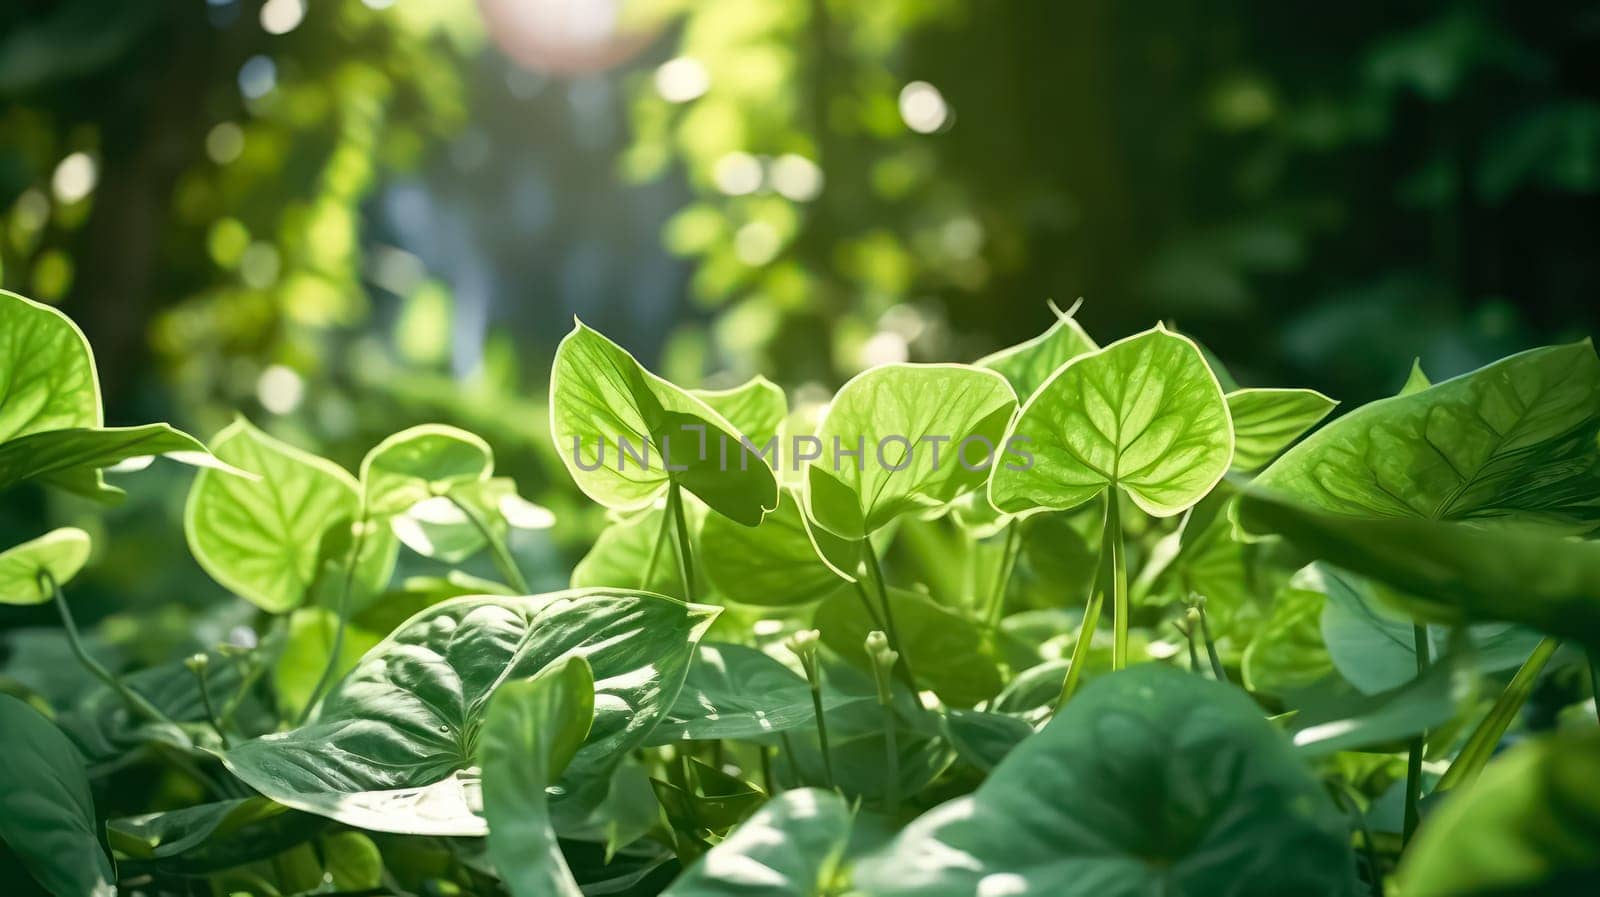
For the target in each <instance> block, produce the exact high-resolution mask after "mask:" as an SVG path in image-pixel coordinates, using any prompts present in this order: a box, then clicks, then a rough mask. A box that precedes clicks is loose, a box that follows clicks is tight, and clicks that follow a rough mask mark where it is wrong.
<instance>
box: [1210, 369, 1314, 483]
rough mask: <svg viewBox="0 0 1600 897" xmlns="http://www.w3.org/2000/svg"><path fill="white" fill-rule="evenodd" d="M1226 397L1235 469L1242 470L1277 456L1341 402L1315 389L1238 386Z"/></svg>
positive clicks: (1261, 464)
mask: <svg viewBox="0 0 1600 897" xmlns="http://www.w3.org/2000/svg"><path fill="white" fill-rule="evenodd" d="M1227 399H1228V414H1229V416H1231V417H1232V418H1233V469H1234V470H1243V471H1250V470H1255V469H1257V468H1259V467H1261V466H1263V465H1265V464H1266V463H1267V462H1268V461H1271V460H1272V459H1273V458H1276V457H1277V456H1278V453H1279V452H1281V451H1283V450H1284V449H1286V448H1288V447H1289V444H1290V443H1292V442H1294V441H1295V440H1296V439H1299V438H1300V437H1301V436H1302V435H1304V434H1305V432H1306V431H1307V430H1310V429H1311V428H1312V427H1314V426H1316V425H1317V423H1318V422H1319V421H1321V420H1322V419H1323V418H1325V417H1327V416H1328V414H1329V412H1331V411H1333V408H1334V406H1335V405H1337V404H1339V403H1338V402H1335V401H1334V400H1333V399H1330V398H1328V397H1327V396H1325V395H1323V394H1322V393H1320V392H1317V391H1316V390H1314V389H1239V390H1235V391H1233V392H1230V393H1228V396H1227Z"/></svg>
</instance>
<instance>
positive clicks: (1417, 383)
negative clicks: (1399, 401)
mask: <svg viewBox="0 0 1600 897" xmlns="http://www.w3.org/2000/svg"><path fill="white" fill-rule="evenodd" d="M1432 385H1433V381H1432V380H1429V379H1428V375H1427V373H1426V372H1425V371H1423V370H1422V359H1420V358H1413V359H1412V360H1411V373H1409V374H1407V375H1406V382H1405V385H1404V386H1402V387H1400V392H1399V395H1403V396H1409V395H1411V394H1412V393H1414V392H1422V391H1423V390H1424V389H1427V388H1428V387H1430V386H1432Z"/></svg>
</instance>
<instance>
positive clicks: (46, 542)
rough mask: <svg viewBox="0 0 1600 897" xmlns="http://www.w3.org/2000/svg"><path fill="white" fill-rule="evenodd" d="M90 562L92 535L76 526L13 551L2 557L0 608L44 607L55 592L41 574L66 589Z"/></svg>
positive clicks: (50, 533) (52, 533)
mask: <svg viewBox="0 0 1600 897" xmlns="http://www.w3.org/2000/svg"><path fill="white" fill-rule="evenodd" d="M88 560H89V534H88V533H86V532H84V531H83V530H81V529H78V528H77V527H72V526H66V527H62V528H61V529H57V530H51V531H50V532H48V533H45V534H44V535H42V536H40V537H39V538H37V539H31V540H29V541H27V542H24V543H22V544H21V545H18V546H15V547H13V548H9V549H7V550H6V551H5V552H3V553H0V604H43V603H44V602H46V601H49V600H50V598H51V591H50V589H49V588H47V587H46V586H45V585H44V584H43V583H41V582H40V581H39V580H40V576H39V574H40V573H42V572H43V573H49V574H50V578H51V579H53V580H55V584H56V585H58V586H64V585H66V584H67V583H68V582H70V581H71V580H72V577H74V576H77V575H78V571H79V570H82V569H83V565H84V564H85V563H87V562H88Z"/></svg>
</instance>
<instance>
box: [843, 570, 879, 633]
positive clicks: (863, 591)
mask: <svg viewBox="0 0 1600 897" xmlns="http://www.w3.org/2000/svg"><path fill="white" fill-rule="evenodd" d="M851 585H853V586H855V587H856V594H857V595H859V596H860V597H861V604H862V606H863V607H865V608H866V609H867V616H869V617H871V618H872V626H873V628H875V629H883V628H885V627H884V625H883V617H882V616H881V615H880V614H879V613H878V606H877V605H876V604H874V603H872V596H871V595H868V594H867V587H866V585H865V584H864V583H863V582H862V581H861V579H860V578H859V577H858V578H857V579H856V580H855V581H854V582H852V583H851Z"/></svg>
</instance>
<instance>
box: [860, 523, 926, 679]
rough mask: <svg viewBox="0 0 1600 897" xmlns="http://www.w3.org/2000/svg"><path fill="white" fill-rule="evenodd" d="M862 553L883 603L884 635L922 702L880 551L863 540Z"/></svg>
mask: <svg viewBox="0 0 1600 897" xmlns="http://www.w3.org/2000/svg"><path fill="white" fill-rule="evenodd" d="M861 554H862V556H863V557H864V558H865V559H866V562H867V572H869V573H871V574H872V584H873V585H874V586H876V587H877V589H878V600H879V601H880V602H881V603H882V604H883V629H884V635H886V636H888V637H889V647H890V648H891V649H893V650H894V651H895V652H896V653H898V654H899V655H900V662H899V667H900V672H901V674H902V675H903V676H904V677H905V680H906V685H907V687H909V688H910V689H911V695H912V697H914V698H916V699H917V702H918V704H919V705H920V704H921V701H922V699H921V697H919V696H920V695H921V694H922V689H921V688H918V687H917V676H916V674H915V673H913V672H912V671H911V659H910V658H908V657H907V656H906V652H905V648H904V647H902V645H901V642H900V631H899V630H898V629H897V628H896V627H895V625H894V606H893V605H892V604H890V603H889V586H888V584H887V583H885V582H884V579H883V565H882V564H880V563H878V552H877V550H876V549H874V548H873V547H872V540H870V539H862V540H861Z"/></svg>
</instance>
